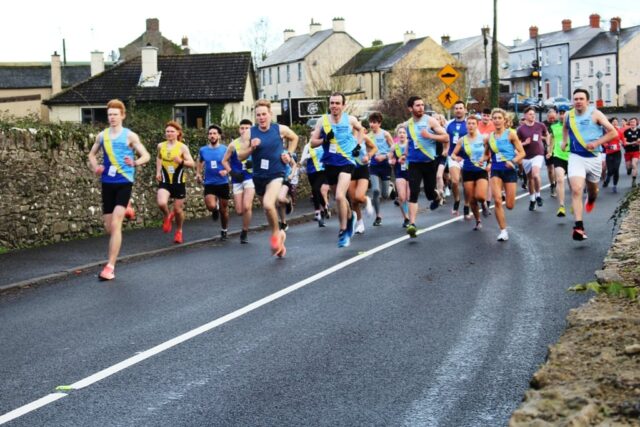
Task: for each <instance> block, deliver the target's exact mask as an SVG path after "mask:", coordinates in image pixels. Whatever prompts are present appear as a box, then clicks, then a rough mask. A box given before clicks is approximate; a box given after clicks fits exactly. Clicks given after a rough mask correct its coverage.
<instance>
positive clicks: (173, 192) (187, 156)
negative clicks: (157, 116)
mask: <svg viewBox="0 0 640 427" xmlns="http://www.w3.org/2000/svg"><path fill="white" fill-rule="evenodd" d="M165 138H167V140H166V141H164V142H161V143H159V144H158V156H157V157H156V180H157V181H158V183H159V184H158V196H157V200H158V208H160V211H161V212H162V214H163V216H164V219H163V221H162V231H164V232H165V233H169V232H171V227H172V223H173V221H174V220H175V223H176V233H175V234H174V236H173V241H174V242H175V243H182V224H183V223H184V199H185V197H187V188H186V184H185V183H186V180H187V179H186V178H187V177H186V175H185V173H184V172H185V169H184V168H192V167H194V166H195V161H194V160H193V157H191V153H189V148H188V147H187V145H186V144H185V143H184V142H182V126H180V124H179V123H178V122H175V121H170V122H167V124H166V126H165ZM169 198H173V210H172V211H169Z"/></svg>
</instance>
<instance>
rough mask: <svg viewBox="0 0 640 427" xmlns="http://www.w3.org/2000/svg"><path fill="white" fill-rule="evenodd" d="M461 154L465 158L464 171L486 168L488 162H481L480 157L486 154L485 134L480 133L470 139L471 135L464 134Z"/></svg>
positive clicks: (476, 170)
mask: <svg viewBox="0 0 640 427" xmlns="http://www.w3.org/2000/svg"><path fill="white" fill-rule="evenodd" d="M460 155H461V157H462V158H463V159H464V163H463V164H462V170H463V171H467V172H480V171H483V170H485V169H484V168H485V166H486V165H487V163H486V162H482V163H480V159H481V158H482V156H483V155H484V136H483V135H482V134H478V135H476V137H475V139H473V140H470V139H469V135H465V136H463V137H462V149H461V150H460Z"/></svg>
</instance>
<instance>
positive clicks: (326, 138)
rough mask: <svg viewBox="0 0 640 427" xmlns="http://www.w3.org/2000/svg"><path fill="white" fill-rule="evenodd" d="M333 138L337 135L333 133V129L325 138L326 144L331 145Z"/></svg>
mask: <svg viewBox="0 0 640 427" xmlns="http://www.w3.org/2000/svg"><path fill="white" fill-rule="evenodd" d="M333 138H335V134H334V133H333V129H331V130H330V131H329V133H328V134H326V135H325V136H324V142H325V144H328V143H330V142H331V140H332V139H333Z"/></svg>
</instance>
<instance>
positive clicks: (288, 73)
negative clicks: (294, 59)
mask: <svg viewBox="0 0 640 427" xmlns="http://www.w3.org/2000/svg"><path fill="white" fill-rule="evenodd" d="M290 81H291V68H290V66H289V64H287V83H289V82H290Z"/></svg>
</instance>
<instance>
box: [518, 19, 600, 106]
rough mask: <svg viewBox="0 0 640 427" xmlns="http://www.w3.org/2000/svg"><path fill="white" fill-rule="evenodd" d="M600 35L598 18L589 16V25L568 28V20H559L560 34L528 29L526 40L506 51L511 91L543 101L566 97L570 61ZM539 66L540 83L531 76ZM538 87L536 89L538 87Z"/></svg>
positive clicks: (569, 91)
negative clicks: (544, 99) (540, 95)
mask: <svg viewBox="0 0 640 427" xmlns="http://www.w3.org/2000/svg"><path fill="white" fill-rule="evenodd" d="M601 32H602V29H601V28H600V15H598V14H592V15H591V16H590V17H589V25H586V26H582V27H575V28H574V27H572V22H571V20H570V19H563V20H562V29H561V30H560V31H555V32H550V33H545V34H538V27H536V26H531V27H529V39H528V40H527V41H525V42H523V43H521V44H519V45H517V46H514V47H512V48H511V50H510V51H509V77H508V80H509V81H510V83H511V85H510V86H511V92H520V93H522V94H524V95H526V96H538V93H539V92H541V93H542V95H543V96H542V97H543V98H550V97H556V96H563V97H567V98H570V93H571V81H570V79H569V73H570V63H569V60H570V58H571V57H572V56H573V55H574V54H575V53H576V52H578V51H579V50H580V49H582V47H584V46H585V45H586V44H587V43H589V41H591V40H592V39H593V38H594V37H596V36H597V35H598V34H600V33H601ZM536 65H539V72H540V74H541V77H540V82H539V81H538V78H536V77H535V76H534V75H533V73H534V71H536V70H537V67H536ZM539 85H540V88H538V86H539Z"/></svg>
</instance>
